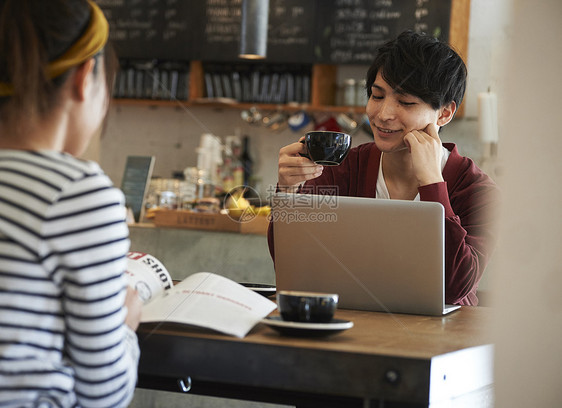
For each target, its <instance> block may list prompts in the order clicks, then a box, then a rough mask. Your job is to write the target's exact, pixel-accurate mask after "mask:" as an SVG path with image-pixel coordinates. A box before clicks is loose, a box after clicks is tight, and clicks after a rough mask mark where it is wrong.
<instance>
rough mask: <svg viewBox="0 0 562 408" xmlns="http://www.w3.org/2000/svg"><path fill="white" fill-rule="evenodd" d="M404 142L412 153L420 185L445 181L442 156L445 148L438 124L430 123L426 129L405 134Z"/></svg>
mask: <svg viewBox="0 0 562 408" xmlns="http://www.w3.org/2000/svg"><path fill="white" fill-rule="evenodd" d="M404 142H405V143H406V145H407V146H408V149H409V151H410V153H411V155H412V164H413V166H414V173H415V174H416V178H417V179H418V183H419V186H420V187H421V186H426V185H428V184H433V183H439V182H442V181H443V175H442V174H441V158H442V157H443V150H442V148H441V139H440V138H439V133H438V128H437V125H435V124H434V123H430V124H429V125H427V127H426V128H425V129H424V130H413V131H411V132H409V133H408V134H407V135H406V136H404Z"/></svg>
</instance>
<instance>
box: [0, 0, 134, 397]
mask: <svg viewBox="0 0 562 408" xmlns="http://www.w3.org/2000/svg"><path fill="white" fill-rule="evenodd" d="M108 33H109V27H108V24H107V20H106V19H105V17H104V15H103V13H102V11H101V10H100V9H99V8H98V6H97V5H96V4H95V3H94V2H92V1H89V0H48V1H45V0H0V408H4V407H43V408H48V407H124V406H127V405H128V403H129V402H130V399H131V397H132V394H133V391H134V387H135V383H136V375H137V363H138V356H139V348H138V343H137V338H136V335H135V333H134V330H135V329H136V327H137V326H138V322H139V320H140V307H141V304H140V300H139V299H138V296H137V295H136V294H135V293H134V292H131V291H130V290H128V289H126V281H125V278H124V275H123V272H124V269H125V266H126V257H125V256H126V253H127V251H128V248H129V239H128V230H127V226H126V223H125V210H124V206H123V195H122V194H121V193H120V192H119V190H117V189H115V188H113V187H112V185H111V182H110V181H109V179H108V178H107V176H106V175H105V174H104V173H103V172H102V170H101V169H100V168H99V167H98V166H97V164H95V163H92V162H86V161H82V160H79V159H77V158H76V156H79V155H80V154H82V153H83V151H84V150H85V148H86V146H87V144H88V142H89V140H90V138H91V137H92V135H94V134H95V132H96V130H97V129H98V128H99V127H100V125H101V124H102V122H103V119H104V117H105V115H106V113H107V108H108V101H109V90H110V89H111V85H112V80H113V78H114V75H115V69H114V67H115V58H114V57H113V55H112V54H110V53H109V52H108V49H107V47H106V43H107V39H108Z"/></svg>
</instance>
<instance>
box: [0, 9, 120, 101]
mask: <svg viewBox="0 0 562 408" xmlns="http://www.w3.org/2000/svg"><path fill="white" fill-rule="evenodd" d="M88 4H89V5H90V10H91V17H90V22H89V23H88V27H87V28H86V31H85V32H84V34H83V35H82V37H80V38H79V39H78V40H77V41H76V42H75V43H74V44H72V46H71V47H70V48H69V49H68V50H67V51H66V52H65V53H64V54H63V55H61V56H60V57H58V58H57V59H56V60H54V61H51V62H50V63H49V65H47V76H48V77H49V78H56V77H58V76H59V75H61V74H63V73H64V72H65V71H67V70H69V69H70V68H72V67H75V66H78V65H80V64H81V63H83V62H85V61H87V60H88V59H90V58H92V57H93V56H94V55H96V54H97V53H98V52H100V51H101V50H102V48H103V47H104V46H105V44H106V43H107V39H108V38H109V23H108V22H107V20H106V18H105V16H104V14H103V11H102V10H101V9H100V8H99V6H98V5H97V4H96V3H94V2H93V1H91V0H88ZM13 93H14V89H13V86H12V85H11V84H7V83H0V96H9V95H12V94H13Z"/></svg>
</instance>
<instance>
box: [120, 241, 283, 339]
mask: <svg viewBox="0 0 562 408" xmlns="http://www.w3.org/2000/svg"><path fill="white" fill-rule="evenodd" d="M126 273H127V278H128V280H129V285H130V286H132V287H134V288H135V289H137V291H138V292H139V295H140V297H141V299H142V300H143V302H144V306H143V310H142V318H141V322H162V321H168V322H175V323H184V324H190V325H194V326H200V327H206V328H209V329H213V330H216V331H219V332H222V333H225V334H229V335H232V336H236V337H244V336H246V334H248V332H249V331H250V330H251V329H252V328H253V327H254V326H255V325H256V324H257V323H258V322H259V321H260V320H261V319H263V318H264V317H265V316H267V315H268V314H269V313H271V312H272V311H273V310H274V309H275V308H276V307H277V306H276V304H275V303H274V302H272V301H271V300H268V299H266V298H265V297H264V296H262V295H260V294H258V293H255V292H254V291H252V290H250V289H248V288H246V287H244V286H242V285H240V284H238V283H236V282H234V281H232V280H230V279H228V278H225V277H224V276H220V275H216V274H214V273H210V272H199V273H195V274H193V275H190V276H188V277H187V278H185V279H184V280H183V281H181V282H180V283H178V284H177V285H174V282H173V281H172V278H171V277H170V274H169V273H168V271H167V270H166V268H165V267H164V265H162V263H160V261H158V259H156V258H154V257H153V256H151V255H149V254H145V253H141V252H129V254H128V262H127V272H126Z"/></svg>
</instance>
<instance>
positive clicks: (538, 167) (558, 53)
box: [492, 0, 562, 408]
mask: <svg viewBox="0 0 562 408" xmlns="http://www.w3.org/2000/svg"><path fill="white" fill-rule="evenodd" d="M503 1H505V0H503ZM511 4H512V5H513V18H512V20H511V28H510V39H509V42H508V44H507V45H508V47H506V55H507V61H506V64H505V70H504V75H503V76H502V77H501V80H502V81H504V83H503V89H504V92H502V94H501V95H500V98H499V100H500V103H501V106H503V108H504V118H505V120H504V121H503V123H502V131H503V132H502V133H503V135H504V137H503V144H502V149H503V159H504V168H505V175H504V176H503V177H502V183H501V184H502V189H503V193H504V206H503V211H502V217H503V220H502V234H501V236H502V242H501V245H500V251H499V253H498V255H499V258H498V265H497V266H498V268H497V271H496V274H495V276H494V279H493V282H492V283H493V285H492V287H493V288H494V289H495V292H494V295H495V298H494V299H495V301H494V303H495V307H496V313H495V315H496V319H495V322H494V326H493V331H494V334H495V338H496V346H497V347H496V391H497V392H496V407H497V408H514V407H515V408H517V407H533V408H542V407H544V408H551V407H562V387H561V385H562V302H561V301H560V299H561V295H560V293H561V289H562V251H561V249H562V216H561V214H560V209H561V208H562V188H561V182H560V176H561V175H562V161H561V160H560V154H561V153H562V137H561V130H560V109H561V108H562V104H561V103H560V98H561V95H562V78H561V75H562V46H561V44H560V42H561V40H562V25H561V24H560V22H561V21H562V2H560V0H541V1H528V0H514V1H512V2H511Z"/></svg>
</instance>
